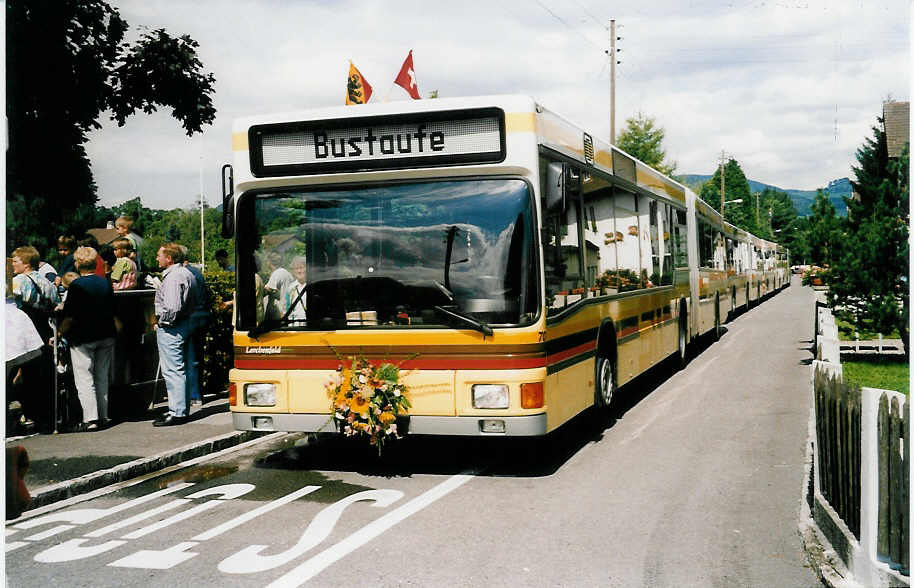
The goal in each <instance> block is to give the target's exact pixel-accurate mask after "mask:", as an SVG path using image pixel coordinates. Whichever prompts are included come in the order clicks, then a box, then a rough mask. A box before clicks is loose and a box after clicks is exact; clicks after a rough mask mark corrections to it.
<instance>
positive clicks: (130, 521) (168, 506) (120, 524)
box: [84, 498, 190, 537]
mask: <svg viewBox="0 0 914 588" xmlns="http://www.w3.org/2000/svg"><path fill="white" fill-rule="evenodd" d="M188 502H190V501H189V500H185V499H184V498H179V499H177V500H172V501H171V502H167V503H165V504H163V505H162V506H158V507H156V508H151V509H149V510H147V511H145V512H141V513H140V514H138V515H136V516H132V517H130V518H127V519H124V520H121V521H117V522H116V523H111V524H110V525H108V526H107V527H102V528H101V529H97V530H95V531H92V532H91V533H86V534H85V535H84V536H85V537H101V536H102V535H107V534H108V533H110V532H111V531H117V530H118V529H123V528H124V527H129V526H130V525H134V524H136V523H139V522H142V521H145V520H146V519H148V518H151V517H154V516H156V515H157V514H162V513H163V512H168V511H169V510H172V509H175V508H178V507H179V506H183V505H185V504H187V503H188Z"/></svg>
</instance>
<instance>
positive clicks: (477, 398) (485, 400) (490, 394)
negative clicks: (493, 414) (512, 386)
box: [473, 384, 508, 408]
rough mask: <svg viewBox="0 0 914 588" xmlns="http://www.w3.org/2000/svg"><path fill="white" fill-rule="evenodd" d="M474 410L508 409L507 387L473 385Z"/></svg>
mask: <svg viewBox="0 0 914 588" xmlns="http://www.w3.org/2000/svg"><path fill="white" fill-rule="evenodd" d="M473 406H474V407H475V408H508V386H506V385H505V384H473Z"/></svg>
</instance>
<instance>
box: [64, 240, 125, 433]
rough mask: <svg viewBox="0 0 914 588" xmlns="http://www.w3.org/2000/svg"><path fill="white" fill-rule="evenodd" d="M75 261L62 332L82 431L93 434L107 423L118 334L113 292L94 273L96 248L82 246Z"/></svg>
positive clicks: (104, 280)
mask: <svg viewBox="0 0 914 588" xmlns="http://www.w3.org/2000/svg"><path fill="white" fill-rule="evenodd" d="M73 260H74V262H75V263H76V270H77V272H79V276H80V277H79V278H78V279H76V280H73V283H72V284H70V287H69V288H68V289H67V299H66V302H64V305H63V309H62V310H61V313H60V316H61V320H60V327H59V332H60V336H61V337H65V338H66V339H67V341H68V342H69V344H70V361H71V363H72V366H73V380H74V383H75V384H76V394H77V396H78V397H79V404H80V405H81V406H82V409H83V422H82V424H81V425H80V427H79V428H80V429H81V430H85V431H94V430H97V429H99V428H102V427H104V426H105V425H106V424H107V423H108V386H109V384H110V374H111V363H112V361H113V360H114V339H115V336H116V335H117V328H116V326H115V319H114V290H112V289H111V284H110V282H108V280H106V279H105V278H103V277H101V276H99V275H97V274H96V273H95V269H96V266H97V263H98V252H97V251H96V250H95V249H93V248H92V247H79V248H77V249H76V251H75V252H74V253H73Z"/></svg>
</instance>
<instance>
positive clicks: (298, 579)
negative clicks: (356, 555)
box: [267, 474, 473, 588]
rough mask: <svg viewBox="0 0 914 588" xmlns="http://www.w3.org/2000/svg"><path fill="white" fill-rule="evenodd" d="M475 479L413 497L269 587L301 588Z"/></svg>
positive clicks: (457, 479)
mask: <svg viewBox="0 0 914 588" xmlns="http://www.w3.org/2000/svg"><path fill="white" fill-rule="evenodd" d="M472 479H473V476H472V475H469V474H458V475H456V476H451V477H450V478H448V479H447V480H445V481H444V482H442V483H440V484H438V485H437V486H435V487H434V488H431V489H430V490H428V491H426V492H424V493H423V494H420V495H419V496H417V497H416V498H413V499H412V500H410V501H409V502H407V503H406V504H404V505H402V506H400V507H399V508H397V509H395V510H392V511H391V512H389V513H387V514H386V515H384V516H382V517H381V518H379V519H376V520H374V521H372V522H371V523H368V524H367V525H365V526H364V527H362V528H361V529H359V530H358V531H356V532H355V533H353V534H352V535H350V536H349V537H347V538H345V539H343V540H342V541H340V542H339V543H337V544H335V545H333V546H332V547H328V548H327V549H325V550H324V551H322V552H320V553H318V554H317V555H315V556H314V557H312V558H311V559H309V560H307V561H306V562H304V563H302V564H300V565H298V566H296V567H295V568H293V569H292V570H290V571H289V572H287V573H286V574H284V575H282V576H280V577H279V578H277V579H276V580H274V581H273V582H272V583H270V584H269V586H268V587H267V588H288V587H293V586H301V585H302V584H304V583H305V582H307V581H308V580H310V579H311V578H313V577H314V576H315V575H317V574H319V573H320V572H321V571H323V570H324V569H326V568H327V567H328V566H330V565H331V564H333V563H334V562H336V561H338V560H339V559H341V558H343V557H345V556H346V555H348V554H350V553H352V552H353V551H355V550H356V549H358V548H359V547H361V546H363V545H365V544H366V543H368V542H369V541H371V540H372V539H374V538H375V537H378V536H379V535H381V534H382V533H384V532H385V531H387V530H388V529H390V528H391V527H393V526H394V525H396V524H397V523H399V522H401V521H403V520H405V519H406V518H408V517H410V516H411V515H414V514H415V513H417V512H419V511H420V510H422V509H423V508H425V507H427V506H429V505H430V504H432V503H433V502H435V501H437V500H439V499H441V498H443V497H444V496H446V495H447V494H449V493H451V492H453V491H454V490H456V489H457V488H459V487H460V486H463V485H464V484H466V483H467V482H469V481H470V480H472Z"/></svg>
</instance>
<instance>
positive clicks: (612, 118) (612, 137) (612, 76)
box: [609, 19, 616, 144]
mask: <svg viewBox="0 0 914 588" xmlns="http://www.w3.org/2000/svg"><path fill="white" fill-rule="evenodd" d="M609 142H610V144H613V143H615V142H616V19H611V20H610V21H609Z"/></svg>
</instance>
